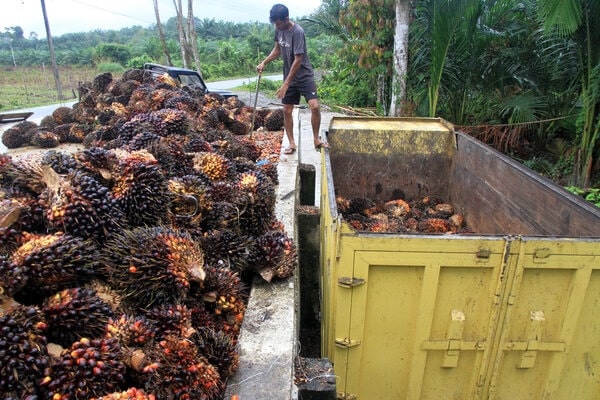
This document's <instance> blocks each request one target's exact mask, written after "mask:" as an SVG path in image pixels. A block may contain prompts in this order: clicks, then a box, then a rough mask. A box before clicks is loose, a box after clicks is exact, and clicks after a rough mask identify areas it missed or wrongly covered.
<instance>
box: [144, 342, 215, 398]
mask: <svg viewBox="0 0 600 400" xmlns="http://www.w3.org/2000/svg"><path fill="white" fill-rule="evenodd" d="M146 354H147V356H148V360H149V364H148V365H146V366H145V367H144V369H143V370H142V371H141V372H139V373H138V376H137V378H138V379H139V381H140V383H142V382H143V385H144V389H146V390H147V391H148V392H150V393H153V394H154V395H155V396H156V397H157V398H158V399H167V400H171V399H189V400H192V399H202V400H204V399H206V400H216V399H220V398H221V397H222V395H223V393H222V388H223V383H222V381H221V378H220V376H219V372H218V371H217V369H216V368H215V367H214V366H212V365H211V364H210V363H209V362H208V360H207V359H206V358H204V357H202V356H201V355H200V354H199V351H198V347H197V346H196V344H194V343H193V342H192V341H191V340H189V339H185V338H179V337H176V336H170V337H168V338H166V339H164V340H161V341H159V342H157V343H156V345H155V346H154V347H153V348H152V350H151V351H148V352H147V353H146Z"/></svg>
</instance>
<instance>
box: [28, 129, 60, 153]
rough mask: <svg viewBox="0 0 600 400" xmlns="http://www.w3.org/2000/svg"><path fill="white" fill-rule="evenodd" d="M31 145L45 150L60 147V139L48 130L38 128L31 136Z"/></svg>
mask: <svg viewBox="0 0 600 400" xmlns="http://www.w3.org/2000/svg"><path fill="white" fill-rule="evenodd" d="M30 142H31V144H32V145H33V146H37V147H41V148H43V149H50V148H53V147H58V146H59V145H60V137H59V136H58V135H57V134H56V133H54V132H52V131H49V130H47V129H46V128H38V129H36V130H35V131H34V132H33V134H32V135H31V140H30Z"/></svg>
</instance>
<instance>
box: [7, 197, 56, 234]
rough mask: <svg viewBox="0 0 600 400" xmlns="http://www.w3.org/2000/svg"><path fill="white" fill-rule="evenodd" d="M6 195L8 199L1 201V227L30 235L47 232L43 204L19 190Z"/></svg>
mask: <svg viewBox="0 0 600 400" xmlns="http://www.w3.org/2000/svg"><path fill="white" fill-rule="evenodd" d="M4 195H6V198H5V199H4V200H0V225H4V226H7V227H11V228H14V229H19V230H21V231H27V232H30V233H43V232H46V231H47V226H46V221H45V208H44V205H43V204H42V203H41V202H39V201H38V200H37V199H36V198H35V197H32V196H31V195H29V194H26V193H22V192H21V191H19V190H16V191H10V190H8V191H6V192H4Z"/></svg>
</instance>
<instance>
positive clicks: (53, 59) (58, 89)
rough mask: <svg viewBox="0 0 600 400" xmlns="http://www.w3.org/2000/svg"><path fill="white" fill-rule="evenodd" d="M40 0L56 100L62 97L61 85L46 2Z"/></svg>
mask: <svg viewBox="0 0 600 400" xmlns="http://www.w3.org/2000/svg"><path fill="white" fill-rule="evenodd" d="M40 1H41V2H42V13H43V14H44V25H45V26H46V37H47V38H48V47H49V48H50V61H51V62H52V71H54V83H55V84H56V94H57V95H58V100H62V99H63V95H62V86H61V84H60V77H59V76H58V66H57V65H56V55H55V54H54V44H53V43H52V35H51V34H50V24H49V23H48V15H47V14H46V2H45V1H44V0H40Z"/></svg>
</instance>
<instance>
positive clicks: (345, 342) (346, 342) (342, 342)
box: [335, 338, 360, 349]
mask: <svg viewBox="0 0 600 400" xmlns="http://www.w3.org/2000/svg"><path fill="white" fill-rule="evenodd" d="M335 344H336V346H340V347H343V348H345V349H349V348H350V347H354V346H358V345H359V344H360V340H352V339H348V338H335Z"/></svg>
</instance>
